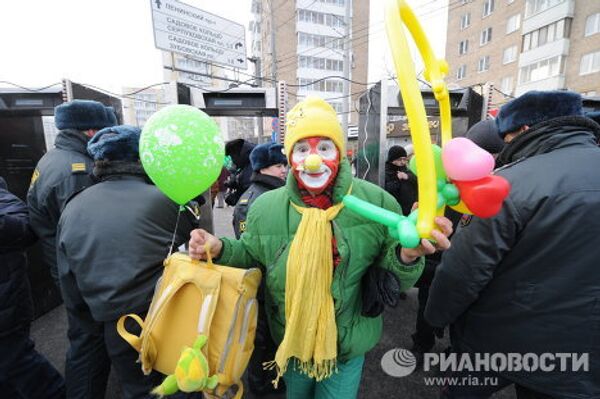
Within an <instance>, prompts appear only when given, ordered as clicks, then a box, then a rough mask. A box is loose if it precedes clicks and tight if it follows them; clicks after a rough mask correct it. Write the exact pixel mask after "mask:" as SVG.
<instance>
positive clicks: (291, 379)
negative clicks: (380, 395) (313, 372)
mask: <svg viewBox="0 0 600 399" xmlns="http://www.w3.org/2000/svg"><path fill="white" fill-rule="evenodd" d="M364 362H365V357H364V356H358V357H355V358H354V359H351V360H349V361H347V362H346V363H340V362H338V364H337V368H338V371H337V373H335V374H333V375H332V376H331V377H329V378H327V379H325V380H322V381H319V382H317V381H315V380H314V379H313V378H310V377H308V376H307V375H305V374H301V373H300V371H299V370H296V368H295V367H294V366H292V363H293V362H292V361H291V360H290V367H289V368H288V370H287V371H286V372H285V374H284V375H283V378H284V380H285V386H286V392H287V399H311V398H313V399H339V398H343V399H354V398H356V395H357V394H358V387H359V386H360V377H361V375H362V369H363V364H364Z"/></svg>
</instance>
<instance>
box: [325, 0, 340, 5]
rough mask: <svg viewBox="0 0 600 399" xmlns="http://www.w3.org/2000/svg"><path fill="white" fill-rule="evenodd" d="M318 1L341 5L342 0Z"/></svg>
mask: <svg viewBox="0 0 600 399" xmlns="http://www.w3.org/2000/svg"><path fill="white" fill-rule="evenodd" d="M319 3H325V4H333V5H334V6H343V5H344V0H319Z"/></svg>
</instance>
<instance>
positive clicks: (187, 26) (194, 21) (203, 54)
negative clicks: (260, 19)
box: [150, 0, 246, 69]
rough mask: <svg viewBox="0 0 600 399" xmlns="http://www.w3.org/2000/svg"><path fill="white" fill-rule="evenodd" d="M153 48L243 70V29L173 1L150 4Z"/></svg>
mask: <svg viewBox="0 0 600 399" xmlns="http://www.w3.org/2000/svg"><path fill="white" fill-rule="evenodd" d="M150 5H151V8H152V23H153V26H154V43H155V46H156V48H159V49H161V50H165V51H170V52H174V53H179V54H184V55H187V56H189V57H192V58H195V59H198V60H203V61H207V62H209V63H213V64H221V65H225V66H230V67H234V68H242V69H246V30H245V29H244V26H243V25H240V24H238V23H235V22H233V21H230V20H228V19H224V18H221V17H219V16H216V15H214V14H211V13H209V12H206V11H202V10H200V9H198V8H194V7H191V6H188V5H187V4H184V3H181V2H178V1H175V0H150Z"/></svg>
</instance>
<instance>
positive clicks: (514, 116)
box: [496, 90, 583, 137]
mask: <svg viewBox="0 0 600 399" xmlns="http://www.w3.org/2000/svg"><path fill="white" fill-rule="evenodd" d="M575 115H580V116H581V115H583V103H582V101H581V95H580V94H579V93H575V92H572V91H558V90H554V91H535V90H532V91H528V92H527V93H525V94H523V95H522V96H520V97H518V98H515V99H514V100H512V101H511V102H509V103H507V104H505V105H503V106H502V108H500V112H499V113H498V117H497V118H496V124H497V125H498V132H499V134H500V137H504V136H505V135H506V134H507V133H510V132H514V131H515V130H518V129H519V128H521V127H523V126H525V125H527V126H530V127H531V126H533V125H535V124H537V123H540V122H544V121H547V120H550V119H554V118H558V117H561V116H575Z"/></svg>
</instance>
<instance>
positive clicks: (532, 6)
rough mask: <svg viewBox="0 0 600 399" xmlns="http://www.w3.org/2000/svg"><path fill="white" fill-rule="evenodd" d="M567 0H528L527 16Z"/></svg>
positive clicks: (526, 5)
mask: <svg viewBox="0 0 600 399" xmlns="http://www.w3.org/2000/svg"><path fill="white" fill-rule="evenodd" d="M565 1H566V0H527V1H526V2H525V18H528V17H530V16H532V15H535V14H538V13H540V12H542V11H546V10H547V9H549V8H552V7H554V6H556V5H558V4H560V3H564V2H565Z"/></svg>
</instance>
